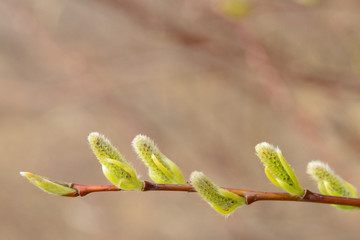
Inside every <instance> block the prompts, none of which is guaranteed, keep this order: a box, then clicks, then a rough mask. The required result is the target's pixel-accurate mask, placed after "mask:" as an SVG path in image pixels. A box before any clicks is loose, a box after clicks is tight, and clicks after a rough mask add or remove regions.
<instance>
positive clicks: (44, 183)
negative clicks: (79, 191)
mask: <svg viewBox="0 0 360 240" xmlns="http://www.w3.org/2000/svg"><path fill="white" fill-rule="evenodd" d="M20 175H21V176H23V177H26V178H27V179H28V180H29V181H30V182H31V183H32V184H34V185H35V186H37V187H38V188H40V189H41V190H43V191H45V192H47V193H50V194H54V195H58V196H65V195H71V194H73V193H75V192H76V189H74V188H71V187H70V186H71V183H65V182H58V181H53V180H50V179H48V178H45V177H42V176H39V175H36V174H33V173H30V172H20Z"/></svg>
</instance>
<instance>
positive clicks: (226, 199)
mask: <svg viewBox="0 0 360 240" xmlns="http://www.w3.org/2000/svg"><path fill="white" fill-rule="evenodd" d="M190 179H191V184H192V186H193V187H194V188H195V190H196V191H197V192H198V193H199V194H200V196H201V197H202V198H203V199H204V200H205V201H206V202H207V203H209V204H210V206H211V207H212V208H213V209H214V210H215V211H217V212H218V213H221V214H224V215H228V214H230V213H232V212H233V211H234V210H235V209H236V208H237V207H240V206H242V205H245V204H246V200H245V198H244V197H241V196H239V195H236V194H235V193H232V192H230V191H228V190H226V189H223V188H220V187H218V186H216V185H215V184H214V183H213V182H211V181H210V179H208V178H207V177H206V176H205V175H204V174H203V173H202V172H197V171H195V172H193V173H192V174H191V176H190Z"/></svg>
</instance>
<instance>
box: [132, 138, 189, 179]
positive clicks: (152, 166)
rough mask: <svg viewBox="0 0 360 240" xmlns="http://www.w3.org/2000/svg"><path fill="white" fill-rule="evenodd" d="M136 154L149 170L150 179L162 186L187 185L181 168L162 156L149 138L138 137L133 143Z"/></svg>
mask: <svg viewBox="0 0 360 240" xmlns="http://www.w3.org/2000/svg"><path fill="white" fill-rule="evenodd" d="M132 146H133V147H134V150H135V152H136V153H137V154H138V155H139V157H140V158H141V159H142V160H143V162H144V163H145V165H146V166H147V167H148V168H149V176H150V178H151V179H152V180H153V181H154V182H156V183H161V184H185V183H186V182H185V180H184V177H183V175H182V172H181V170H180V168H179V167H178V166H177V165H176V164H175V163H174V162H172V161H171V160H170V159H168V158H167V157H166V156H165V155H164V154H162V153H161V152H160V150H159V148H158V147H157V146H156V145H155V143H154V142H153V141H152V140H151V139H150V138H149V137H147V136H144V135H141V134H139V135H137V136H136V137H135V138H134V140H133V141H132Z"/></svg>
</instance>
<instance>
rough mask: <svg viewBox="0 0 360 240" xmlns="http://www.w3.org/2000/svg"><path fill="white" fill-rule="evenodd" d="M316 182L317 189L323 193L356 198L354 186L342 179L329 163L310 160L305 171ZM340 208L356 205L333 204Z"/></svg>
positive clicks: (350, 207) (351, 207)
mask: <svg viewBox="0 0 360 240" xmlns="http://www.w3.org/2000/svg"><path fill="white" fill-rule="evenodd" d="M306 172H307V173H308V174H309V175H310V176H311V177H312V178H313V179H314V180H315V181H316V182H317V184H318V189H319V191H320V192H321V193H322V194H324V195H330V196H337V197H349V198H357V197H358V195H357V192H356V188H355V187H354V186H353V185H351V184H350V183H348V182H347V181H345V180H344V179H342V178H341V177H340V176H339V175H336V174H335V172H334V171H333V170H332V169H331V168H330V167H329V165H327V164H325V163H323V162H320V161H312V162H309V163H308V166H307V171H306ZM333 206H334V207H337V208H340V209H355V208H358V207H353V206H345V205H335V204H334V205H333Z"/></svg>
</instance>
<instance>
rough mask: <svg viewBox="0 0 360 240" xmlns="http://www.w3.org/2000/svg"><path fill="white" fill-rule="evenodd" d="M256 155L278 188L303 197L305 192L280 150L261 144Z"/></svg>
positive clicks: (257, 147) (267, 144) (257, 146)
mask: <svg viewBox="0 0 360 240" xmlns="http://www.w3.org/2000/svg"><path fill="white" fill-rule="evenodd" d="M255 150H256V155H257V156H258V157H259V158H260V160H261V162H262V163H263V165H264V167H265V174H266V176H267V177H268V178H269V180H270V181H271V182H272V183H273V184H274V185H275V186H277V187H279V188H282V189H284V190H285V191H287V192H288V193H290V194H292V195H298V196H303V195H304V193H305V191H304V189H303V188H302V187H301V186H300V184H299V181H298V179H297V177H296V175H295V173H294V172H293V170H292V169H291V167H290V166H289V164H288V163H287V162H286V160H285V158H284V157H283V155H282V153H281V151H280V149H279V148H275V147H274V146H272V145H270V144H269V143H266V142H263V143H259V144H258V145H256V147H255Z"/></svg>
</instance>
